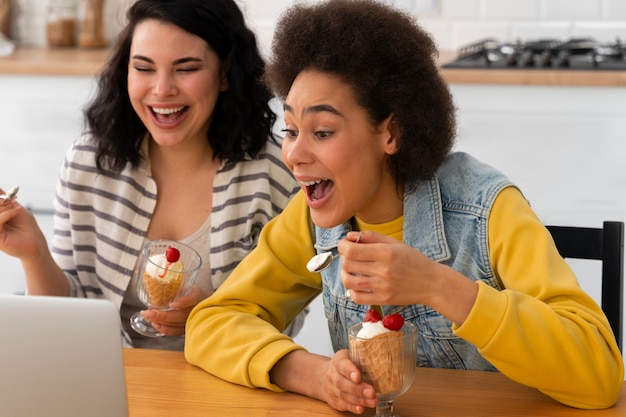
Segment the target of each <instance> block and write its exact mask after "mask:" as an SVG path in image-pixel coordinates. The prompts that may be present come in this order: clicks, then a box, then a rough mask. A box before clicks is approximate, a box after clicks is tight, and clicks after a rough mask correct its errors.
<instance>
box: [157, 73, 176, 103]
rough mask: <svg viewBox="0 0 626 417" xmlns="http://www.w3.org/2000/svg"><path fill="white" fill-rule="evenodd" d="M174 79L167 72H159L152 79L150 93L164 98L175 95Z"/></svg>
mask: <svg viewBox="0 0 626 417" xmlns="http://www.w3.org/2000/svg"><path fill="white" fill-rule="evenodd" d="M176 91H177V89H176V83H175V82H174V78H173V77H172V76H171V75H170V74H169V73H167V72H159V73H157V74H156V77H155V79H154V85H153V86H152V93H153V94H154V95H155V96H157V97H166V96H171V95H174V94H176Z"/></svg>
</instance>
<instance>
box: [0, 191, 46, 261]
mask: <svg viewBox="0 0 626 417" xmlns="http://www.w3.org/2000/svg"><path fill="white" fill-rule="evenodd" d="M46 245H47V244H46V238H45V236H44V235H43V233H42V232H41V230H40V229H39V226H38V225H37V221H36V220H35V217H34V216H33V215H32V213H30V212H29V211H28V210H26V209H25V208H24V207H22V205H21V204H19V203H18V202H17V201H11V202H10V203H7V204H1V205H0V250H1V251H2V252H4V253H6V254H7V255H10V256H14V257H16V258H19V259H22V260H24V259H27V258H34V257H35V256H37V255H38V254H39V251H40V250H41V247H42V246H46Z"/></svg>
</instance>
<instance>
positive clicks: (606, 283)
mask: <svg viewBox="0 0 626 417" xmlns="http://www.w3.org/2000/svg"><path fill="white" fill-rule="evenodd" d="M546 227H547V228H548V230H549V231H550V233H551V234H552V237H553V238H554V242H555V243H556V247H557V249H558V250H559V253H560V254H561V256H562V257H564V258H577V259H596V260H601V261H602V301H601V303H600V304H601V306H602V310H603V311H604V314H606V317H607V318H608V320H609V323H610V324H611V328H612V329H613V332H614V333H615V338H616V339H617V344H618V346H619V348H620V350H622V334H623V331H622V327H623V304H624V222H609V221H606V222H604V226H603V228H601V229H598V228H589V227H569V226H546Z"/></svg>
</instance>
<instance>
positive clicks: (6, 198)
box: [0, 185, 20, 204]
mask: <svg viewBox="0 0 626 417" xmlns="http://www.w3.org/2000/svg"><path fill="white" fill-rule="evenodd" d="M19 190H20V187H18V186H17V185H16V186H15V187H13V188H11V189H10V190H9V191H8V192H7V193H6V194H5V195H0V199H1V200H2V204H8V203H10V202H11V201H13V200H15V198H16V197H17V192H18V191H19Z"/></svg>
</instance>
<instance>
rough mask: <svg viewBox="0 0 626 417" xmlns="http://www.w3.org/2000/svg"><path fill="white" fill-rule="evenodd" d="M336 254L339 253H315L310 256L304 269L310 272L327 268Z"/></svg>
mask: <svg viewBox="0 0 626 417" xmlns="http://www.w3.org/2000/svg"><path fill="white" fill-rule="evenodd" d="M338 256H339V254H337V255H333V253H332V252H322V253H320V254H317V255H315V256H314V257H312V258H311V260H310V261H309V262H307V264H306V269H308V270H309V271H311V272H322V271H323V270H325V269H326V268H328V267H329V266H330V264H331V263H332V262H333V259H335V258H336V257H338Z"/></svg>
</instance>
